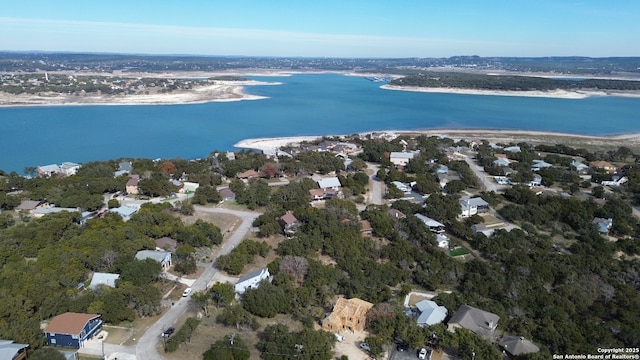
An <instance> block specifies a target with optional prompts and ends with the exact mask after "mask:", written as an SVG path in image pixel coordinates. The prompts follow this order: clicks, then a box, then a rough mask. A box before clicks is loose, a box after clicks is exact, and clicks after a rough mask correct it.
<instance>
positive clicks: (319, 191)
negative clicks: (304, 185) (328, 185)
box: [309, 189, 325, 196]
mask: <svg viewBox="0 0 640 360" xmlns="http://www.w3.org/2000/svg"><path fill="white" fill-rule="evenodd" d="M309 194H310V195H311V196H324V194H325V192H324V189H311V190H309Z"/></svg>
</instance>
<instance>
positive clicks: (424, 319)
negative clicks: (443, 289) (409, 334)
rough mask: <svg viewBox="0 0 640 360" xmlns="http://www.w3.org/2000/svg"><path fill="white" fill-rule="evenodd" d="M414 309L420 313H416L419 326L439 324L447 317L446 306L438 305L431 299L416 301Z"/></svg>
mask: <svg viewBox="0 0 640 360" xmlns="http://www.w3.org/2000/svg"><path fill="white" fill-rule="evenodd" d="M416 309H417V310H418V312H419V313H420V315H418V319H417V322H418V325H419V326H425V325H426V326H431V325H435V324H440V323H441V322H443V321H444V319H445V318H446V317H447V312H448V311H447V308H446V307H444V306H440V305H438V304H436V303H435V302H434V301H431V300H422V301H419V302H418V303H416Z"/></svg>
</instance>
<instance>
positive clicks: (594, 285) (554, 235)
mask: <svg viewBox="0 0 640 360" xmlns="http://www.w3.org/2000/svg"><path fill="white" fill-rule="evenodd" d="M352 141H354V142H355V143H357V144H358V146H360V147H361V149H362V152H361V153H360V154H359V155H358V156H353V160H354V161H353V163H352V167H345V166H344V163H343V161H342V160H340V159H339V158H336V157H335V156H334V155H332V154H331V153H329V152H316V151H313V150H312V149H313V146H314V145H313V144H303V146H302V147H301V148H300V149H298V150H299V151H298V152H294V151H291V152H292V153H295V155H293V156H292V157H290V158H288V157H287V158H281V159H279V161H277V162H276V161H275V160H273V159H270V158H268V157H266V156H265V155H263V154H259V153H255V152H248V151H245V152H238V153H236V154H234V157H233V159H230V158H229V157H228V156H226V155H225V154H224V153H217V152H214V153H212V154H211V156H210V157H208V158H206V159H201V160H196V161H186V160H180V159H174V160H164V161H151V160H145V159H139V160H135V161H133V172H134V173H138V174H142V175H144V178H143V180H144V181H143V180H141V181H140V186H141V191H142V192H143V195H145V194H146V195H148V196H171V195H170V194H171V192H173V191H175V188H172V187H171V186H172V185H171V186H169V185H168V184H171V183H170V182H169V181H168V180H169V179H175V178H177V177H188V178H189V179H190V181H197V182H199V183H200V184H201V187H200V188H198V190H197V191H196V193H195V194H194V197H193V199H192V200H193V201H197V202H198V203H200V204H217V203H218V202H219V201H220V198H219V196H216V195H215V189H216V186H218V185H220V184H222V183H223V178H224V177H229V178H232V177H234V176H235V174H237V173H238V172H243V171H246V170H261V171H262V174H263V178H255V179H251V180H249V181H240V180H238V179H234V180H230V181H228V180H226V181H227V182H226V184H228V185H229V187H231V188H232V189H233V191H234V192H236V195H237V199H236V201H237V203H236V205H234V206H240V207H246V208H248V209H257V210H259V211H260V212H261V213H262V215H261V216H259V217H258V218H257V219H256V221H255V223H254V226H256V227H257V228H258V229H259V230H258V232H257V233H256V235H255V236H256V237H257V239H246V240H245V241H243V242H242V243H241V245H239V246H238V247H237V248H236V249H235V250H234V251H233V252H231V253H230V254H229V255H227V256H225V257H221V258H219V259H218V263H217V266H219V267H220V268H222V269H225V270H226V271H227V272H228V273H229V274H238V273H242V272H243V269H244V266H245V265H246V264H248V263H251V262H252V261H253V259H255V258H256V257H261V258H264V257H266V256H267V255H269V254H274V255H275V256H274V257H273V261H271V262H270V263H269V264H268V268H269V271H270V273H271V274H272V275H273V276H274V277H273V281H272V282H270V283H269V282H265V283H262V284H261V285H260V286H259V287H258V288H255V289H248V290H247V291H246V292H245V293H244V294H243V295H242V296H241V297H240V300H239V301H236V300H234V296H233V290H232V287H231V285H229V284H216V285H214V286H212V287H210V288H209V289H208V290H206V291H204V292H201V293H194V294H193V295H192V301H193V302H194V303H196V304H198V308H199V309H201V310H202V311H203V312H204V313H205V315H208V314H210V313H211V312H212V310H213V307H215V308H216V310H215V313H216V314H217V315H216V316H217V317H216V321H217V322H218V326H229V327H231V328H234V329H237V330H242V331H247V332H250V331H260V334H259V341H258V342H256V343H253V344H247V342H246V341H245V340H243V339H242V337H239V338H238V345H237V346H235V347H233V348H229V347H227V346H226V345H225V344H228V343H229V338H219V339H211V349H210V350H208V351H207V352H205V354H204V355H203V356H204V358H214V357H215V356H214V354H216V353H217V351H221V352H228V353H229V354H230V356H233V357H234V358H236V356H237V358H246V356H247V351H249V348H253V349H255V350H254V351H258V352H260V353H261V356H262V358H263V359H275V358H279V359H297V358H308V359H327V360H328V359H331V358H332V356H333V355H332V350H331V349H332V346H333V343H334V342H335V338H334V337H332V336H331V335H330V334H327V333H325V332H323V331H319V330H315V328H314V324H317V323H318V322H319V321H321V320H322V319H323V318H324V317H325V314H326V313H327V312H328V311H330V310H331V308H332V306H333V304H334V303H335V299H336V297H338V296H344V297H347V298H353V297H357V298H361V299H363V300H366V301H369V302H371V303H373V304H374V308H373V309H372V310H371V311H370V312H369V315H368V325H367V330H368V331H369V334H370V335H369V337H368V338H367V339H366V341H367V343H368V344H369V345H370V347H371V350H370V351H371V354H372V356H379V355H380V354H382V353H383V352H384V351H385V349H388V346H389V344H391V343H392V342H395V341H402V342H405V343H407V344H408V345H409V346H410V347H412V348H419V347H422V346H430V347H433V348H435V349H444V350H446V351H448V352H453V353H458V355H459V356H461V357H462V358H463V359H471V355H469V354H470V353H471V351H470V349H473V352H474V353H475V354H477V358H483V359H490V358H497V357H499V356H500V352H499V350H498V349H497V347H495V346H494V345H492V344H490V343H488V342H486V341H485V340H483V339H482V338H480V337H479V336H477V335H475V334H473V333H471V332H469V331H464V330H461V331H457V332H455V333H452V332H449V331H446V328H445V327H444V326H443V325H435V326H431V327H419V326H418V325H417V323H416V321H415V319H414V318H411V317H409V316H406V315H405V312H404V311H405V309H404V308H403V305H402V303H403V299H404V296H405V295H406V294H407V293H409V292H410V291H411V290H413V289H420V290H429V291H435V292H437V293H438V296H436V297H435V298H434V301H436V302H437V303H438V304H439V305H443V306H445V307H446V308H447V309H448V310H449V314H450V315H451V314H452V313H453V312H455V310H456V309H457V308H458V307H459V306H460V305H463V304H467V305H471V306H475V307H478V308H481V309H483V310H485V311H490V312H493V313H495V314H497V315H499V316H500V319H501V320H500V322H499V323H498V331H499V333H501V334H509V335H515V336H524V337H526V338H529V339H531V340H533V341H534V342H535V343H536V344H539V345H540V347H541V351H540V353H536V354H533V355H529V356H528V357H526V358H528V359H546V358H549V357H550V354H551V353H591V352H593V351H594V349H596V348H599V347H601V348H614V347H625V346H627V347H628V346H637V342H638V339H640V327H639V326H638V324H639V323H640V262H639V261H638V257H637V256H638V255H640V246H639V245H638V244H639V241H640V226H639V223H638V220H637V218H636V217H634V216H633V208H632V205H636V204H637V203H638V199H640V195H639V194H640V187H639V185H638V184H639V183H640V181H639V179H640V171H638V169H637V167H636V166H635V162H636V158H637V156H636V155H635V154H634V153H633V152H632V151H631V150H630V149H628V148H623V147H621V148H618V149H617V150H610V151H594V150H585V149H573V148H569V147H566V146H562V145H537V146H535V147H534V146H532V145H529V144H526V143H518V144H489V143H488V142H481V143H480V144H478V145H477V147H476V148H475V150H474V152H473V153H472V154H474V156H475V159H474V160H475V161H477V162H478V163H479V164H480V165H482V166H485V170H486V171H487V172H494V171H497V170H496V169H494V167H493V165H492V159H495V155H496V154H502V155H504V156H507V157H509V158H510V159H512V160H514V161H517V162H514V164H513V169H512V170H516V172H515V173H512V174H510V175H508V176H511V177H512V178H513V181H514V182H518V183H526V182H527V181H530V180H531V178H532V177H533V175H534V172H533V171H532V170H531V166H532V164H533V160H537V159H543V160H545V161H547V162H548V163H550V164H551V165H552V167H551V168H548V169H544V170H541V171H540V172H539V173H538V175H540V176H541V177H542V182H543V183H545V184H547V186H548V187H553V188H555V189H558V190H560V191H562V192H564V193H566V195H564V194H563V195H561V194H560V193H558V194H557V195H536V194H535V193H534V192H532V191H531V190H530V189H529V187H528V186H525V185H516V186H513V187H512V188H510V189H507V190H505V191H504V193H494V192H489V193H487V192H484V191H482V189H481V185H480V182H479V181H478V179H477V178H476V177H475V175H474V173H473V172H472V171H471V170H470V168H469V166H468V165H467V162H466V161H463V160H459V159H456V158H455V157H453V156H451V153H452V149H457V150H456V151H460V149H462V148H468V147H469V145H470V144H469V143H467V142H465V141H457V142H456V141H454V140H452V139H449V138H437V137H427V136H418V137H416V138H410V137H406V136H405V137H400V138H397V139H395V140H393V141H382V140H379V139H370V138H369V139H367V138H365V139H352ZM516 145H517V146H518V147H519V149H520V151H519V152H513V153H511V152H506V151H504V148H505V147H507V146H516ZM403 146H407V147H408V148H409V149H410V150H419V154H418V155H416V156H415V157H414V159H412V160H411V161H410V162H409V164H408V165H407V166H406V167H404V168H403V169H397V168H396V167H395V166H393V165H392V164H391V162H390V161H389V158H388V154H389V153H390V152H392V151H399V150H402V148H403ZM303 148H304V149H309V150H308V151H303V150H302V149H303ZM575 159H578V160H584V161H587V160H606V161H612V162H615V163H616V164H617V165H618V166H619V169H620V170H619V172H618V174H619V175H624V176H627V177H628V178H629V182H627V183H626V184H624V185H623V186H621V187H619V188H607V189H605V188H603V186H600V185H598V184H593V183H591V182H590V181H588V180H585V179H583V178H581V177H580V176H579V175H578V173H577V172H576V171H575V169H574V168H572V167H571V165H570V164H571V162H572V161H573V160H575ZM365 161H366V162H371V163H375V165H377V166H378V167H379V170H378V172H377V173H376V176H377V179H379V180H381V181H383V182H385V183H386V184H387V187H388V188H389V189H391V188H392V187H393V184H392V182H394V181H399V182H403V183H414V184H415V185H414V187H413V190H414V191H416V192H418V193H420V194H422V195H428V196H425V199H424V201H423V202H415V201H409V200H407V199H401V197H402V196H403V195H402V194H397V193H394V191H392V190H390V191H389V192H388V193H387V194H386V197H387V199H388V200H389V202H391V208H393V209H395V210H398V211H400V212H402V213H403V214H405V215H406V217H405V218H393V217H390V216H389V214H388V210H389V206H387V205H372V204H369V205H367V204H366V203H365V201H364V197H363V194H366V191H367V190H366V187H367V181H366V180H367V179H368V176H369V175H368V174H366V173H365V172H364V170H365V169H366V163H365ZM116 163H117V162H97V163H90V164H85V166H83V167H82V169H81V171H80V172H79V173H78V174H77V175H74V176H70V177H52V178H50V179H43V178H32V179H28V178H24V177H21V176H18V175H17V174H15V173H12V174H3V177H2V179H3V181H0V184H1V186H0V190H1V191H0V208H1V209H2V214H0V215H1V217H0V219H2V220H3V221H2V222H0V224H2V230H0V248H1V250H2V251H0V254H2V257H1V258H0V266H1V268H0V284H1V285H2V286H1V289H2V290H1V295H0V296H1V297H2V299H3V301H2V302H1V303H0V337H2V338H10V339H15V340H17V341H19V342H26V343H29V344H31V345H32V347H33V348H37V347H39V346H40V345H42V344H43V340H44V338H43V336H42V333H41V331H40V321H42V320H46V319H49V318H50V317H52V316H54V315H56V314H59V313H61V312H65V311H88V312H98V313H101V314H103V318H104V320H105V321H107V322H108V323H111V324H118V323H121V322H123V321H125V322H126V321H130V320H132V319H134V318H136V317H144V316H150V315H154V314H157V313H158V312H160V311H162V308H161V306H160V294H161V290H162V289H164V288H163V282H164V281H166V280H163V279H161V278H160V277H159V273H160V269H159V266H158V265H157V264H154V263H153V262H151V261H138V260H134V254H135V252H136V251H138V250H141V249H150V248H153V247H154V244H153V241H152V240H153V239H157V238H159V237H163V236H170V237H173V238H174V239H176V240H178V243H179V245H180V246H179V247H180V250H177V251H176V254H179V255H180V256H179V257H181V259H180V261H182V262H183V265H184V268H185V269H187V270H185V271H189V270H188V269H189V268H190V266H187V265H189V264H188V263H189V262H190V261H192V254H193V253H194V251H195V249H196V248H210V247H214V246H216V245H218V244H220V243H221V241H222V235H221V233H220V229H218V228H217V227H215V226H214V225H212V224H210V223H207V222H204V221H200V220H199V221H196V222H195V223H193V224H191V225H186V224H184V223H183V222H182V221H181V220H180V218H179V217H178V216H177V215H178V214H179V213H180V212H182V213H190V212H192V211H193V208H192V207H191V208H189V207H188V206H187V205H188V204H179V205H178V206H177V208H176V207H173V206H172V205H170V204H155V205H152V204H146V205H144V206H142V208H141V209H140V211H139V212H138V213H136V214H134V215H133V216H132V217H131V219H130V220H129V221H127V222H123V221H122V219H121V218H120V217H119V216H118V215H115V214H107V215H106V216H104V217H102V218H96V219H92V220H89V221H87V222H86V223H83V224H81V223H80V219H79V214H78V213H59V214H52V215H47V216H44V217H42V218H41V219H29V218H28V217H27V216H26V215H25V214H19V213H18V214H16V213H15V211H14V210H13V209H14V208H15V207H16V206H17V205H18V204H19V203H20V200H22V199H24V198H31V199H47V200H50V201H55V202H56V203H59V202H63V201H67V202H68V203H67V206H72V207H79V208H81V209H92V210H96V209H99V208H101V207H102V206H103V205H104V204H102V202H103V201H104V198H105V197H104V194H108V193H112V192H115V191H123V190H124V183H125V181H126V178H114V177H113V171H114V170H115V168H116ZM354 164H355V165H354ZM441 165H444V166H446V167H447V168H448V169H449V171H450V172H455V173H456V174H458V179H459V180H454V181H452V182H451V183H449V184H447V185H446V186H444V187H442V185H441V184H440V183H439V180H438V177H437V169H438V168H439V166H441ZM334 172H335V173H336V174H338V178H339V180H340V182H341V184H342V185H343V187H344V190H343V191H344V198H334V199H330V200H326V201H325V202H324V205H323V206H320V207H316V206H312V205H311V204H310V203H309V190H310V189H313V188H315V187H316V185H315V182H314V181H312V180H311V179H309V175H311V174H329V173H334ZM282 174H284V175H286V176H287V177H288V178H289V180H290V182H289V183H288V184H286V185H281V186H269V181H270V179H271V178H273V177H276V176H282ZM592 176H593V179H610V177H611V175H610V174H605V173H601V172H598V171H595V172H594V173H593V174H592ZM201 189H202V190H201ZM465 192H466V193H470V194H475V195H477V196H480V197H482V198H483V199H484V200H485V201H487V202H488V203H489V204H490V205H491V208H492V209H494V210H495V212H496V214H497V215H496V216H501V217H503V218H504V220H505V221H509V222H511V223H513V224H515V225H516V226H517V228H515V229H512V230H511V231H506V230H496V231H495V232H494V233H493V234H492V235H490V236H485V235H483V234H480V233H474V232H473V231H472V228H471V226H472V225H474V224H480V223H482V222H484V221H485V220H484V218H483V217H482V216H480V215H474V216H471V217H468V218H461V217H460V216H459V215H460V204H459V200H460V199H461V198H462V197H463V196H466V194H465ZM111 200H113V199H111ZM101 204H102V205H101ZM183 209H187V210H189V211H182V210H183ZM287 211H291V212H292V213H293V214H294V215H295V217H296V218H297V219H298V220H299V221H300V223H301V226H300V227H299V229H298V231H297V232H296V233H295V235H293V236H285V234H284V232H283V229H282V227H281V226H280V224H279V223H278V218H279V217H280V216H282V215H283V214H284V213H285V212H287ZM414 214H422V215H425V216H429V217H431V218H433V219H435V220H437V221H440V222H442V223H443V224H445V227H446V231H447V234H448V235H449V236H450V238H451V247H456V246H461V247H466V248H467V249H468V250H471V251H474V253H475V255H468V256H466V257H464V258H463V259H464V260H461V258H459V257H454V256H452V255H450V253H449V252H448V251H446V250H444V249H442V248H439V247H438V245H437V243H436V240H435V239H436V237H435V234H434V233H433V232H431V231H430V230H429V228H428V227H427V226H426V225H425V224H424V223H423V222H422V221H420V220H419V219H418V218H417V217H416V216H414ZM595 217H600V218H612V219H613V227H612V229H611V230H610V232H609V233H608V234H606V235H603V234H601V233H600V232H599V231H598V229H597V227H596V226H595V225H593V219H594V218H595ZM360 220H368V221H369V222H370V223H371V225H372V227H373V234H372V236H368V235H365V234H363V233H362V231H361V227H360ZM267 239H270V240H273V239H277V246H275V247H273V248H272V247H270V246H268V245H266V243H265V242H264V241H266V240H267ZM91 271H108V272H117V273H119V274H121V279H120V281H119V282H118V284H117V286H116V288H113V289H105V288H101V289H99V290H98V291H89V290H82V289H81V288H80V287H79V286H78V285H79V284H80V283H83V282H86V281H87V280H88V274H89V273H90V272H91ZM210 307H211V308H210ZM279 314H280V315H284V316H287V317H288V318H289V319H291V320H292V321H295V322H296V323H298V324H300V330H292V329H289V328H287V327H286V326H284V325H281V324H276V325H268V326H265V324H266V323H267V321H270V322H273V319H274V318H276V317H277V316H279ZM265 319H268V320H265ZM202 326H203V325H202V324H199V322H198V321H196V320H193V321H189V322H188V324H186V325H185V327H184V329H180V330H179V331H178V333H177V334H180V336H177V337H176V339H183V338H184V339H188V338H190V337H191V336H196V334H197V332H198V329H199V327H202ZM181 341H184V340H174V341H173V342H178V343H176V344H173V343H172V344H173V345H170V346H171V347H175V349H174V350H171V351H180V350H179V342H181ZM297 345H300V346H302V348H304V349H305V351H306V353H305V352H304V351H300V349H301V348H298V347H297ZM186 346H188V344H187V345H186ZM176 349H177V350H176ZM296 349H298V350H296Z"/></svg>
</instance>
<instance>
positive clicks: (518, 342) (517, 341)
mask: <svg viewBox="0 0 640 360" xmlns="http://www.w3.org/2000/svg"><path fill="white" fill-rule="evenodd" d="M499 344H500V346H502V347H503V348H504V349H505V350H506V351H508V352H509V354H511V355H522V354H529V353H535V352H538V351H540V348H539V347H537V346H536V345H535V344H534V343H532V342H531V341H529V340H527V339H525V338H524V337H522V336H505V337H503V338H502V339H500V341H499Z"/></svg>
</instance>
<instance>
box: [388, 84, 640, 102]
mask: <svg viewBox="0 0 640 360" xmlns="http://www.w3.org/2000/svg"><path fill="white" fill-rule="evenodd" d="M380 88H381V89H384V90H394V91H410V92H424V93H441V94H458V95H486V96H520V97H543V98H554V99H568V100H581V99H586V98H590V97H599V96H616V97H632V98H640V93H637V92H634V93H631V92H616V91H581V90H575V91H569V90H561V89H557V90H552V91H542V90H531V91H511V90H478V89H461V88H434V87H418V86H398V85H389V84H386V85H382V86H380Z"/></svg>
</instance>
